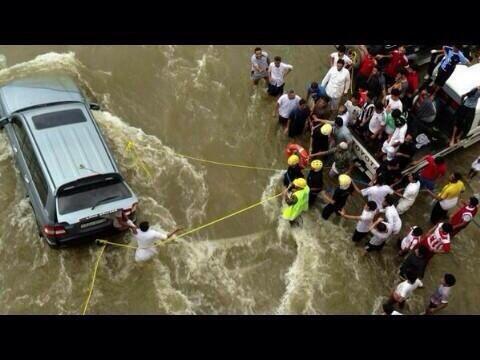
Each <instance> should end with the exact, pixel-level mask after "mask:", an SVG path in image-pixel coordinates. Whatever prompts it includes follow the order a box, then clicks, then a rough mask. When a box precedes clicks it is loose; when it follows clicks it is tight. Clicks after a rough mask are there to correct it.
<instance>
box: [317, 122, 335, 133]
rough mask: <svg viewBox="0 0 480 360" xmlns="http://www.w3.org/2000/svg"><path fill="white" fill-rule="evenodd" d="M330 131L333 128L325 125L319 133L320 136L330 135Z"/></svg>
mask: <svg viewBox="0 0 480 360" xmlns="http://www.w3.org/2000/svg"><path fill="white" fill-rule="evenodd" d="M332 130H333V128H332V125H330V124H325V125H323V126H322V127H321V128H320V132H321V133H322V135H330V134H331V133H332Z"/></svg>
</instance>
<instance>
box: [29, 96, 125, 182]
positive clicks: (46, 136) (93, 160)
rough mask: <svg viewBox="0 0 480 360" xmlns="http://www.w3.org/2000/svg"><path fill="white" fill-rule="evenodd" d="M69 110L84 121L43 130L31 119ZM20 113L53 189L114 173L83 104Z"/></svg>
mask: <svg viewBox="0 0 480 360" xmlns="http://www.w3.org/2000/svg"><path fill="white" fill-rule="evenodd" d="M73 109H79V110H80V111H81V112H82V114H83V116H84V117H85V119H86V121H85V122H80V123H73V124H68V125H60V126H54V127H47V128H44V129H37V128H36V127H35V123H34V118H35V116H38V115H45V114H51V113H54V112H59V111H65V110H73ZM77 111H78V110H77ZM22 114H23V118H24V120H25V121H26V123H27V124H28V127H29V129H30V133H31V134H32V136H33V138H34V141H35V145H36V148H37V151H38V152H39V155H40V159H41V162H42V163H43V165H44V167H45V169H44V170H46V174H49V176H50V180H51V181H52V182H53V186H54V190H57V189H58V188H59V187H60V186H61V185H64V184H66V183H69V182H72V181H75V180H78V179H80V178H85V177H88V176H92V175H96V174H98V173H100V174H108V173H117V172H118V170H117V168H116V165H115V163H114V161H113V159H112V158H111V156H110V153H109V151H108V150H107V148H106V146H105V144H104V141H103V139H102V138H101V135H100V133H99V131H97V127H96V125H95V124H94V120H93V119H92V118H91V116H90V113H89V112H88V111H87V108H86V106H85V104H84V103H69V104H60V105H54V106H49V107H47V108H35V109H32V110H28V111H25V112H23V113H22ZM81 165H83V166H84V167H85V169H82V168H81V167H80V166H81ZM87 168H88V169H91V170H93V171H91V170H88V169H87Z"/></svg>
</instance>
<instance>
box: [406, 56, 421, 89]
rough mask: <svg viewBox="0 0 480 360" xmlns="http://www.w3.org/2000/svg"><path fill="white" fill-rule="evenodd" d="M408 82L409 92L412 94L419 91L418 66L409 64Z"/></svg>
mask: <svg viewBox="0 0 480 360" xmlns="http://www.w3.org/2000/svg"><path fill="white" fill-rule="evenodd" d="M407 81H408V91H409V92H411V93H412V94H413V93H415V91H416V90H417V89H418V83H419V81H420V80H419V78H418V73H417V67H416V65H413V64H412V63H409V67H408V68H407Z"/></svg>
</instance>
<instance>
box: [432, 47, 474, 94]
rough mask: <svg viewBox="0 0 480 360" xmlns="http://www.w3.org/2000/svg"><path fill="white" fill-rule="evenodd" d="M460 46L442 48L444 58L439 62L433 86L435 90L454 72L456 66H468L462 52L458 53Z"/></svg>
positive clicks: (468, 62) (467, 61)
mask: <svg viewBox="0 0 480 360" xmlns="http://www.w3.org/2000/svg"><path fill="white" fill-rule="evenodd" d="M460 48H461V45H453V46H451V47H450V46H444V47H443V52H444V53H445V57H444V58H443V60H442V61H441V62H440V67H439V68H438V73H437V77H436V78H435V85H436V86H437V90H438V89H439V88H441V87H443V85H445V83H446V82H447V80H448V79H449V78H450V76H451V75H452V74H453V72H454V71H455V67H456V66H457V64H459V63H460V64H462V65H467V64H470V61H469V60H468V59H467V58H466V57H465V55H463V52H461V51H460Z"/></svg>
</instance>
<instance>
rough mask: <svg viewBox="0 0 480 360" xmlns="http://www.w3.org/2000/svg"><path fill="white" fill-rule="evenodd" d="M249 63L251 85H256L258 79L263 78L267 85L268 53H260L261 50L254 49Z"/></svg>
mask: <svg viewBox="0 0 480 360" xmlns="http://www.w3.org/2000/svg"><path fill="white" fill-rule="evenodd" d="M251 63H252V70H251V78H252V81H253V84H254V85H257V84H258V82H259V81H260V79H262V78H263V79H265V82H266V83H267V85H268V65H269V64H270V59H269V58H268V53H267V52H266V51H262V48H259V47H257V48H255V50H254V54H253V55H252V58H251Z"/></svg>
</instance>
